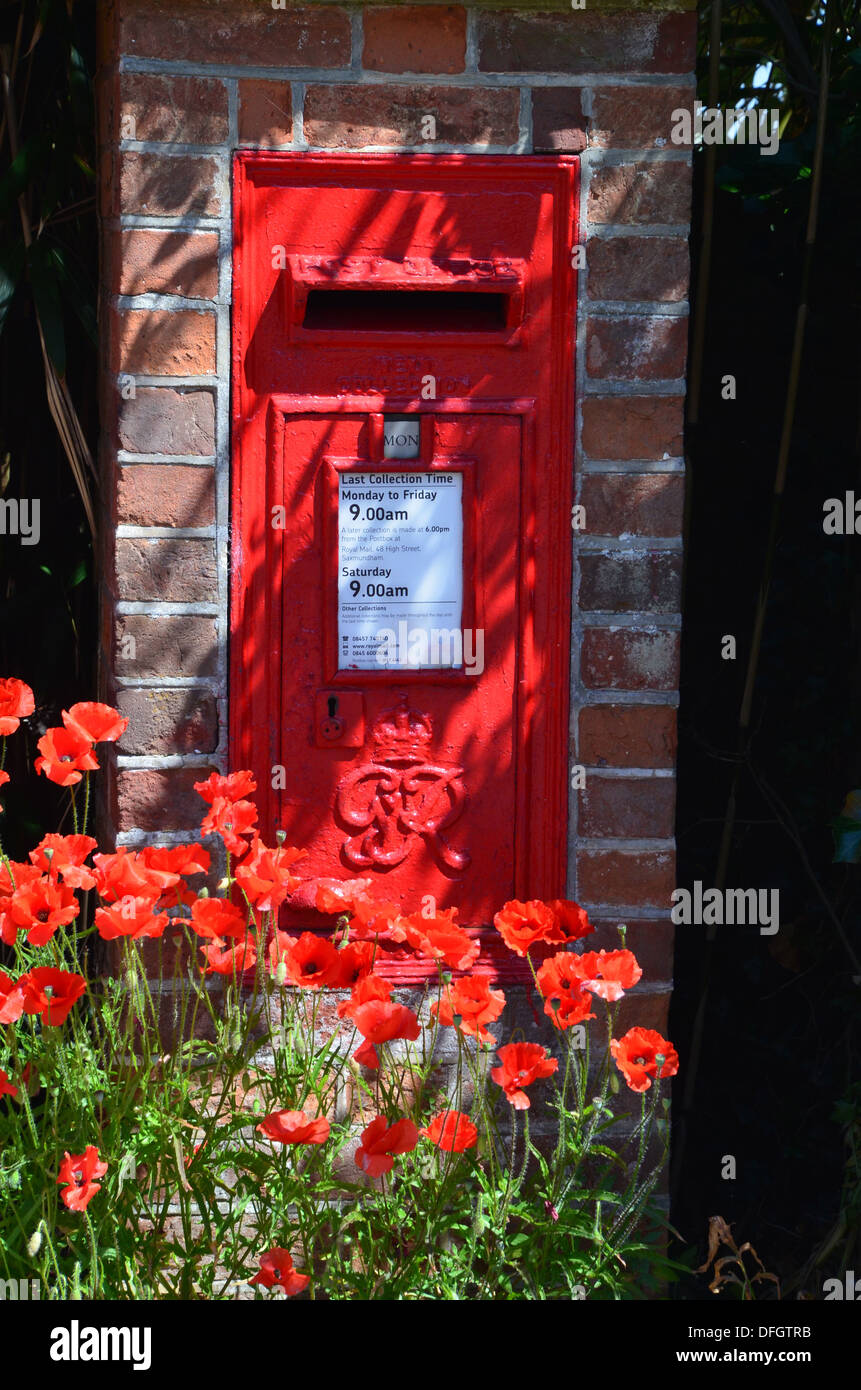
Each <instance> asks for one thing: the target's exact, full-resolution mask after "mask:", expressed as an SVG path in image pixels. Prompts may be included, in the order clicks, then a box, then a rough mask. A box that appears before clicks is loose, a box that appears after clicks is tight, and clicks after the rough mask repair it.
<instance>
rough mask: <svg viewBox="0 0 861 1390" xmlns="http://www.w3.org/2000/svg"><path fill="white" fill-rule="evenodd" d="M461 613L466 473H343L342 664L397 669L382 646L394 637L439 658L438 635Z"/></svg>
mask: <svg viewBox="0 0 861 1390" xmlns="http://www.w3.org/2000/svg"><path fill="white" fill-rule="evenodd" d="M462 615H463V475H462V474H461V473H460V472H451V473H445V472H442V471H435V472H432V473H419V472H406V473H405V472H398V473H394V472H392V473H369V472H367V471H365V470H357V471H342V472H340V473H339V475H338V665H339V667H340V668H341V669H345V668H347V669H353V670H388V669H393V668H392V666H391V664H390V658H389V657H388V656H387V654H386V647H385V645H382V646H381V644H384V642H385V637H386V635H387V634H392V633H394V634H400V633H401V632H406V634H407V640H408V643H409V644H412V645H414V646H415V649H416V650H418V651H424V652H430V653H434V652H436V653H437V654H439V652H440V646H439V642H438V641H434V640H433V637H434V634H435V633H438V632H440V631H450V630H452V629H460V627H461V625H462ZM442 659H443V660H444V659H445V658H444V657H443V658H442ZM410 664H412V663H410ZM429 664H440V658H439V655H438V659H437V662H436V663H435V662H433V661H431V662H430V663H429ZM448 664H449V665H451V664H454V661H453V658H452V656H451V652H450V650H449V653H448Z"/></svg>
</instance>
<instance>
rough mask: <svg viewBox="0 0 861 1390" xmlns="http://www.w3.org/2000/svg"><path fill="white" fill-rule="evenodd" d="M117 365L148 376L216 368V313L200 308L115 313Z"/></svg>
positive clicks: (192, 373) (200, 373)
mask: <svg viewBox="0 0 861 1390" xmlns="http://www.w3.org/2000/svg"><path fill="white" fill-rule="evenodd" d="M114 322H115V326H116V331H115V333H114V335H113V368H114V371H116V372H132V373H138V372H139V373H144V374H146V375H148V376H203V375H209V374H211V373H214V372H215V315H214V314H211V313H206V312H205V311H202V310H197V309H122V310H119V311H117V312H116V314H115V316H114Z"/></svg>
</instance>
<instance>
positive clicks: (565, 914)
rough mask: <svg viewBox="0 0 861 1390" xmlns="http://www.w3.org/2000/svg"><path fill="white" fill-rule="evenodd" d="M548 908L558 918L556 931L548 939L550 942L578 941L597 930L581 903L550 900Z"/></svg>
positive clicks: (559, 899) (557, 899)
mask: <svg viewBox="0 0 861 1390" xmlns="http://www.w3.org/2000/svg"><path fill="white" fill-rule="evenodd" d="M547 906H548V907H549V908H550V911H551V912H552V913H553V916H554V917H555V918H556V931H555V932H554V934H553V935H551V936H548V937H547V940H548V941H552V942H554V943H555V942H557V941H559V942H562V941H578V940H579V939H580V937H582V936H589V934H590V933H591V932H593V931H594V930H595V928H594V927H593V926H592V923H591V922H590V921H589V918H588V917H587V915H586V909H585V908H584V907H581V906H580V905H579V903H574V902H569V900H568V899H567V898H549V899H548V901H547Z"/></svg>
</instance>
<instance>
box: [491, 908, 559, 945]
mask: <svg viewBox="0 0 861 1390" xmlns="http://www.w3.org/2000/svg"><path fill="white" fill-rule="evenodd" d="M493 925H494V926H495V927H496V930H497V931H498V932H499V935H500V936H501V937H502V939H503V941H504V942H505V944H506V946H507V947H508V949H509V951H515V952H516V953H517V955H518V956H525V955H526V954H527V952H528V951H529V950H530V948H531V947H532V946H534V945H535V943H536V942H537V941H560V940H562V939H563V938H562V937H561V935H560V930H559V924H558V921H557V918H556V914H555V913H554V912H553V910H552V908H549V907H548V906H547V904H546V903H542V902H538V901H537V900H536V899H532V901H530V902H528V903H522V902H519V901H518V899H517V898H513V899H512V900H511V902H507V903H506V904H505V905H504V907H502V908H501V910H500V911H499V912H497V914H496V916H495V917H494V919H493Z"/></svg>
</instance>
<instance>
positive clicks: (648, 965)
mask: <svg viewBox="0 0 861 1390" xmlns="http://www.w3.org/2000/svg"><path fill="white" fill-rule="evenodd" d="M590 921H591V922H592V925H593V926H594V928H595V935H594V936H590V937H589V939H588V941H587V943H586V945H587V947H588V949H589V950H594V951H601V950H604V951H618V950H619V949H620V948H621V945H622V938H621V937H620V935H619V930H618V923H619V919H618V918H617V917H612V918H609V919H608V918H601V917H590ZM625 926H626V932H625V945H626V947H627V949H628V950H629V951H633V952H634V955H635V956H636V957H637V960H638V961H639V964H640V966H641V968H642V971H643V979H642V984H644V985H648V986H650V987H651V986H654V985H656V984H657V983H658V982H659V981H664V980H671V979H672V977H673V937H674V934H675V933H674V928H673V924H672V922H670V921H668V920H667V919H664V920H663V921H661V920H658V919H656V920H655V921H649V922H646V921H643V919H642V918H640V917H632V918H631V919H630V921H628V922H626V923H625Z"/></svg>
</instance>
